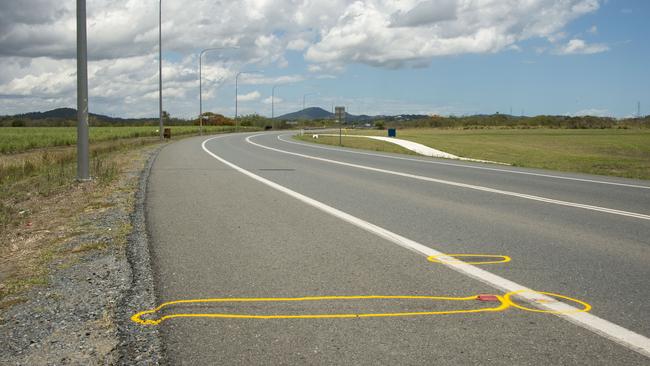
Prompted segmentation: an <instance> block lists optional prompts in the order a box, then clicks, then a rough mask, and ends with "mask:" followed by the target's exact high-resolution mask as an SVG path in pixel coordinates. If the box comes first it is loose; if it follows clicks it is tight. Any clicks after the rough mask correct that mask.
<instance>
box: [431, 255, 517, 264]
mask: <svg viewBox="0 0 650 366" xmlns="http://www.w3.org/2000/svg"><path fill="white" fill-rule="evenodd" d="M440 257H443V258H444V257H452V258H453V261H454V262H460V263H465V264H495V263H508V262H510V261H511V260H512V259H511V258H510V257H509V256H507V255H499V254H437V255H432V256H430V257H427V260H428V261H429V262H433V263H443V261H445V262H450V260H444V259H443V260H441V259H440ZM457 257H485V258H501V260H498V261H480V262H465V261H462V260H460V259H456V258H457Z"/></svg>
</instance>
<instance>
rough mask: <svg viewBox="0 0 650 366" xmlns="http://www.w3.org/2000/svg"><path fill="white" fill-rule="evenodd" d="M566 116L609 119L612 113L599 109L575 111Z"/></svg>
mask: <svg viewBox="0 0 650 366" xmlns="http://www.w3.org/2000/svg"><path fill="white" fill-rule="evenodd" d="M567 114H568V115H571V116H574V117H584V116H594V117H610V116H611V115H612V113H611V112H610V111H608V110H607V109H599V108H588V109H583V110H580V111H577V112H575V113H567Z"/></svg>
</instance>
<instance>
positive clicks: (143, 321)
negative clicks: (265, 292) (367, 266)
mask: <svg viewBox="0 0 650 366" xmlns="http://www.w3.org/2000/svg"><path fill="white" fill-rule="evenodd" d="M496 297H497V299H498V300H499V306H497V307H490V308H480V309H466V310H443V311H421V312H396V313H360V314H275V315H259V314H222V313H208V314H192V313H180V314H170V315H164V316H162V317H160V318H158V319H142V317H143V316H145V317H146V316H148V315H152V314H155V313H157V312H159V311H161V310H163V309H164V308H166V307H169V306H172V305H179V304H181V305H183V304H206V303H233V302H298V301H328V300H391V299H398V300H434V301H436V300H437V301H474V300H477V299H478V295H476V296H468V297H447V296H415V295H404V296H401V295H396V296H382V295H364V296H310V297H263V298H214V299H193V300H176V301H169V302H165V303H162V304H161V305H160V306H158V307H156V308H155V309H151V310H145V311H141V312H139V313H137V314H135V315H133V316H132V317H131V320H132V321H134V322H136V323H139V324H143V325H158V324H160V323H161V322H162V321H164V320H167V319H173V318H226V319H341V318H376V317H401V316H417V315H420V316H421V315H447V314H467V313H481V312H498V311H504V310H506V309H507V308H508V307H510V303H508V302H507V301H505V299H504V298H503V297H501V296H498V295H496Z"/></svg>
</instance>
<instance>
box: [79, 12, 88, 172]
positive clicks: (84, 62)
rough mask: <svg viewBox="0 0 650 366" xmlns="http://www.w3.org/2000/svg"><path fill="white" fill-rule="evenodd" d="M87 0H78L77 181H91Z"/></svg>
mask: <svg viewBox="0 0 650 366" xmlns="http://www.w3.org/2000/svg"><path fill="white" fill-rule="evenodd" d="M86 46H87V39H86V0H77V180H78V181H82V182H84V181H89V180H90V162H89V153H88V58H87V47H86Z"/></svg>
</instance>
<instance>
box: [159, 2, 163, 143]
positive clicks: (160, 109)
mask: <svg viewBox="0 0 650 366" xmlns="http://www.w3.org/2000/svg"><path fill="white" fill-rule="evenodd" d="M158 115H159V116H160V123H159V130H160V141H162V140H163V138H164V137H163V109H162V0H158Z"/></svg>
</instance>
